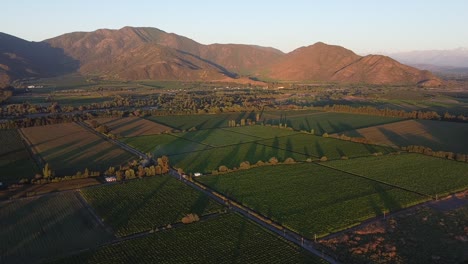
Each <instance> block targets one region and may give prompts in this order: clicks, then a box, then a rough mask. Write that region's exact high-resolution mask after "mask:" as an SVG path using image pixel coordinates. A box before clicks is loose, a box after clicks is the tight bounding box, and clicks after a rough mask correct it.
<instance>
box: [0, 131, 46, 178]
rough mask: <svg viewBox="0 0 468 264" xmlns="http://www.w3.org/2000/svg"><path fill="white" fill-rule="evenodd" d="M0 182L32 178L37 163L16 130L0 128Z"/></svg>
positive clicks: (36, 170)
mask: <svg viewBox="0 0 468 264" xmlns="http://www.w3.org/2000/svg"><path fill="white" fill-rule="evenodd" d="M0 145H1V146H2V147H1V149H0V171H1V172H2V173H1V175H0V182H5V183H17V182H18V181H19V180H20V179H22V178H32V177H34V175H35V174H36V172H38V168H37V165H36V164H35V162H34V160H33V159H32V157H31V155H30V154H29V153H28V151H27V149H26V147H25V145H24V144H23V141H22V139H21V136H20V135H19V133H18V131H17V130H0Z"/></svg>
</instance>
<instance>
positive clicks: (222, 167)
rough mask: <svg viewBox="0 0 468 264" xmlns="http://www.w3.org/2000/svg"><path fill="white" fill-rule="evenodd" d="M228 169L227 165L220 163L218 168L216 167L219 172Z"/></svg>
mask: <svg viewBox="0 0 468 264" xmlns="http://www.w3.org/2000/svg"><path fill="white" fill-rule="evenodd" d="M228 170H229V169H228V167H226V166H224V165H221V166H219V168H218V171H219V172H227V171H228Z"/></svg>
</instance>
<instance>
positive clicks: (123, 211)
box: [104, 177, 170, 230]
mask: <svg viewBox="0 0 468 264" xmlns="http://www.w3.org/2000/svg"><path fill="white" fill-rule="evenodd" d="M169 180H170V178H169V177H166V179H165V180H164V181H163V182H161V184H159V186H158V187H157V188H155V189H154V190H153V191H152V192H150V193H148V194H146V195H145V196H144V197H143V199H141V200H140V201H139V202H137V203H135V204H132V205H131V208H128V207H122V208H120V210H118V211H116V212H114V213H113V215H111V216H109V218H110V219H116V220H115V222H114V227H115V230H119V229H121V228H122V227H126V226H128V223H129V222H130V217H131V216H133V215H135V214H136V212H138V211H139V210H140V209H141V208H143V207H144V206H145V205H146V204H147V203H148V201H149V200H151V199H152V198H154V196H155V194H156V193H158V192H159V191H160V190H161V189H163V188H164V186H166V185H167V183H168V182H169ZM104 188H105V187H104ZM121 199H126V197H121ZM112 202H116V201H112ZM110 206H112V205H110ZM148 228H150V227H148Z"/></svg>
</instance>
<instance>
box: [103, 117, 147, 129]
mask: <svg viewBox="0 0 468 264" xmlns="http://www.w3.org/2000/svg"><path fill="white" fill-rule="evenodd" d="M124 118H125V117H124ZM125 121H127V122H122V120H121V119H116V120H112V121H110V122H106V123H104V124H105V125H107V126H108V127H109V128H110V129H111V130H117V129H119V128H122V127H125V126H129V125H131V124H133V123H136V122H138V121H140V120H139V118H128V117H127V118H125Z"/></svg>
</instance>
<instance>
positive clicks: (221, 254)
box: [53, 214, 326, 264]
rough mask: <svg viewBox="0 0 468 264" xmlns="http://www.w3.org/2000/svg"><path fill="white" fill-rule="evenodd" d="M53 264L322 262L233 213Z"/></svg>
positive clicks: (106, 247)
mask: <svg viewBox="0 0 468 264" xmlns="http://www.w3.org/2000/svg"><path fill="white" fill-rule="evenodd" d="M53 263H80V264H81V263H214V264H218V263H326V262H325V261H323V260H321V259H319V258H317V257H315V256H312V255H310V254H308V253H306V252H304V251H302V250H301V248H300V247H298V246H296V245H294V244H292V243H289V242H286V241H284V240H283V239H280V238H278V237H277V236H275V235H273V234H271V233H269V232H268V231H266V230H264V229H263V228H261V227H260V226H258V225H257V224H254V223H252V222H250V221H248V220H245V219H244V218H242V217H240V216H238V215H236V214H225V215H220V216H218V217H215V218H211V219H209V220H206V221H204V222H198V223H194V224H190V225H187V226H183V227H180V228H177V229H173V230H166V231H161V232H157V233H154V234H152V235H149V236H146V237H144V238H138V239H134V240H131V241H126V242H123V243H119V244H115V245H111V246H105V247H102V248H99V249H97V250H94V251H90V252H85V253H82V254H79V255H75V256H71V257H68V258H64V259H61V260H58V261H55V262H53Z"/></svg>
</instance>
